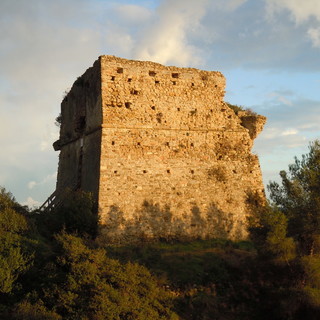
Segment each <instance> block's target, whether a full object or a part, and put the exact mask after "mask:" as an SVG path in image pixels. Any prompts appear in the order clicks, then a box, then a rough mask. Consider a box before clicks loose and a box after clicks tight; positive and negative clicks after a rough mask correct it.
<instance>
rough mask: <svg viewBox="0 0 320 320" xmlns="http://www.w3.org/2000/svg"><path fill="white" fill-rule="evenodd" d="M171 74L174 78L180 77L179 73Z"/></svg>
mask: <svg viewBox="0 0 320 320" xmlns="http://www.w3.org/2000/svg"><path fill="white" fill-rule="evenodd" d="M171 76H172V78H179V73H176V72H174V73H172V74H171Z"/></svg>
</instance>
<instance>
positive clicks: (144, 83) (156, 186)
mask: <svg viewBox="0 0 320 320" xmlns="http://www.w3.org/2000/svg"><path fill="white" fill-rule="evenodd" d="M224 93H225V78H224V77H223V75H222V74H221V73H220V72H209V71H202V70H197V69H191V68H177V67H166V66H163V65H160V64H158V63H153V62H143V61H133V60H126V59H121V58H117V57H114V56H101V57H99V59H98V60H97V61H96V62H95V63H94V64H93V66H92V67H91V68H89V69H88V70H87V71H86V72H85V73H84V74H83V75H82V76H81V77H79V78H78V79H77V80H76V81H75V83H74V84H73V86H72V88H71V90H70V92H69V93H68V94H67V96H66V97H65V98H64V100H63V101H62V104H61V117H62V122H61V129H60V139H59V140H58V141H56V142H55V143H54V148H55V150H60V158H59V169H58V180H57V190H63V189H64V188H66V187H70V188H81V189H82V190H85V191H90V192H92V193H93V195H94V198H95V200H96V202H97V204H98V212H99V215H100V217H101V224H102V225H103V226H104V228H103V230H104V232H105V234H106V236H107V237H109V238H110V240H113V241H131V240H132V239H145V238H166V239H168V238H178V239H185V238H206V237H228V238H231V239H241V238H245V236H246V219H247V216H248V215H249V214H250V206H249V205H248V201H247V199H248V196H249V195H250V194H251V195H252V194H255V195H258V198H259V197H260V198H261V199H264V190H263V184H262V177H261V171H260V166H259V160H258V157H257V156H256V155H254V154H252V153H251V148H252V145H253V140H254V139H255V138H256V136H257V134H258V133H259V132H260V131H261V130H262V128H263V125H264V123H265V120H266V118H265V117H263V116H258V115H254V114H252V113H248V112H244V111H239V112H238V113H237V114H236V112H234V111H233V110H232V109H231V108H229V107H228V105H227V104H226V103H225V102H224V101H223V98H224Z"/></svg>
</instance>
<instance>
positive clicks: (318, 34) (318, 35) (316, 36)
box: [307, 27, 320, 47]
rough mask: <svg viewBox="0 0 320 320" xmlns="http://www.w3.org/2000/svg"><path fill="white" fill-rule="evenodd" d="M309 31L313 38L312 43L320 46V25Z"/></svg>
mask: <svg viewBox="0 0 320 320" xmlns="http://www.w3.org/2000/svg"><path fill="white" fill-rule="evenodd" d="M307 33H308V36H309V38H310V39H311V42H312V45H313V46H314V47H320V27H318V28H310V29H309V30H308V32H307Z"/></svg>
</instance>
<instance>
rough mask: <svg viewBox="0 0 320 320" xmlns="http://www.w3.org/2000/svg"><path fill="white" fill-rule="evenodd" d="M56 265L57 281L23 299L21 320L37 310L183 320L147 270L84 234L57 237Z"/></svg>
mask: <svg viewBox="0 0 320 320" xmlns="http://www.w3.org/2000/svg"><path fill="white" fill-rule="evenodd" d="M54 264H55V266H54V267H53V268H51V270H52V271H53V270H54V274H52V283H51V285H49V286H48V287H46V288H45V289H44V292H43V293H42V294H41V293H40V294H39V295H38V297H36V299H32V298H31V299H26V300H24V301H22V302H21V303H20V304H19V305H18V306H17V308H16V310H17V311H16V313H17V315H19V316H20V318H19V317H17V319H24V318H23V316H24V315H28V316H29V317H30V314H31V315H33V313H32V312H34V313H35V312H36V313H35V314H36V315H37V316H38V317H39V318H40V316H41V315H45V316H46V317H44V319H60V317H62V319H66V320H68V319H70V320H73V319H81V320H91V319H94V320H100V319H101V320H104V319H110V320H111V319H132V320H135V319H136V320H144V319H177V318H176V317H175V314H174V313H173V312H172V311H171V300H172V298H171V296H170V295H169V294H168V293H167V292H166V291H165V290H164V289H163V288H161V287H160V286H159V285H158V284H157V282H156V280H155V279H154V278H153V277H152V276H151V274H150V273H149V271H148V270H147V269H146V268H144V267H142V266H140V265H138V264H132V263H127V264H121V263H120V262H118V261H117V260H114V259H110V258H108V257H107V255H106V252H105V250H104V249H102V248H90V247H89V246H87V245H86V244H85V242H84V240H82V239H81V238H79V237H76V236H73V235H70V234H67V233H65V232H62V233H60V234H59V235H57V236H56V261H55V263H54ZM52 273H53V272H52ZM32 306H34V308H32ZM33 310H34V311H33Z"/></svg>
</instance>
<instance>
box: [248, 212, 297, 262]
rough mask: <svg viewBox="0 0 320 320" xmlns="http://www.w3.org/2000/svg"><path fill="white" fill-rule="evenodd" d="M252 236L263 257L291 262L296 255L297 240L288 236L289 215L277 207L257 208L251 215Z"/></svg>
mask: <svg viewBox="0 0 320 320" xmlns="http://www.w3.org/2000/svg"><path fill="white" fill-rule="evenodd" d="M250 236H251V239H252V241H253V242H254V243H255V245H256V248H257V249H258V252H259V254H260V256H261V257H264V258H267V259H270V260H273V262H275V263H279V264H282V263H287V264H289V262H290V261H291V260H293V259H294V258H295V256H296V255H295V242H294V241H293V239H292V238H290V237H287V217H286V216H285V215H284V213H283V212H281V211H279V210H278V209H277V208H275V207H271V206H264V207H260V209H258V210H257V212H256V213H255V215H254V216H253V217H251V221H250Z"/></svg>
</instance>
